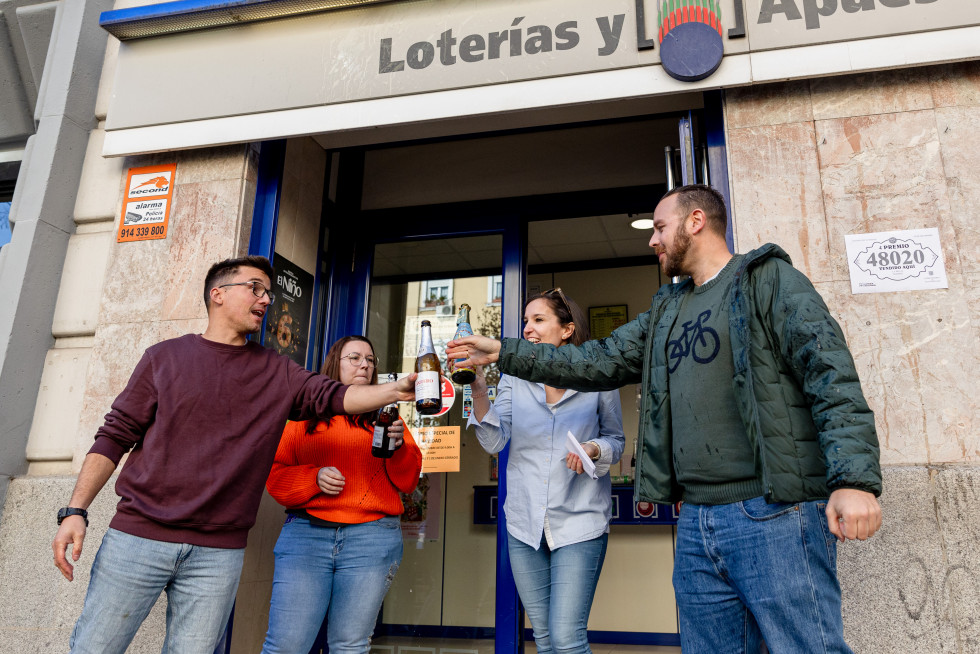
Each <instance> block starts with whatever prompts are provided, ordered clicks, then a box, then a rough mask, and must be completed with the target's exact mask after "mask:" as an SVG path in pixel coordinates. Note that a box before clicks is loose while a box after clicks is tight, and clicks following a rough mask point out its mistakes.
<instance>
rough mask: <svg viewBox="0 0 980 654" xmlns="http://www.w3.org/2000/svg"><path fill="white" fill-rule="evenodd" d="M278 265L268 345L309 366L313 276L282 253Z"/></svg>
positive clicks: (300, 363)
mask: <svg viewBox="0 0 980 654" xmlns="http://www.w3.org/2000/svg"><path fill="white" fill-rule="evenodd" d="M274 268H275V279H273V280H272V292H273V293H275V294H276V301H275V302H274V303H272V304H271V305H270V306H269V310H268V314H267V316H266V321H265V345H266V347H269V348H272V349H273V350H275V351H276V352H278V353H279V354H282V355H283V356H287V357H289V358H290V359H292V360H293V361H295V362H296V363H298V364H299V365H301V366H304V367H305V366H306V346H307V337H308V335H309V331H310V311H311V308H312V305H313V275H311V274H310V273H308V272H306V271H305V270H303V269H302V268H299V267H297V266H296V264H294V263H292V262H291V261H289V260H288V259H286V258H285V257H283V256H281V255H278V254H277V255H276V256H275V259H274Z"/></svg>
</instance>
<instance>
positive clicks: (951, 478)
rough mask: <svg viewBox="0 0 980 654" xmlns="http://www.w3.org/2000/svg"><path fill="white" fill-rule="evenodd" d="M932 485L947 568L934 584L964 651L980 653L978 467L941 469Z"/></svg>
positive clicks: (979, 499) (979, 502) (979, 487)
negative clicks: (942, 598) (933, 485)
mask: <svg viewBox="0 0 980 654" xmlns="http://www.w3.org/2000/svg"><path fill="white" fill-rule="evenodd" d="M935 486H936V497H937V501H936V510H937V512H938V514H939V519H940V525H941V528H942V539H943V545H944V549H945V559H946V565H947V569H946V574H945V576H944V577H942V578H937V579H935V580H933V583H934V584H935V585H936V586H940V587H939V588H937V591H938V592H939V593H941V595H942V596H943V597H944V598H947V600H948V602H949V607H948V619H949V620H950V622H951V623H952V624H953V625H954V626H955V628H956V631H957V635H958V637H959V641H960V643H961V645H962V647H963V651H964V652H980V550H978V549H977V543H978V542H980V513H978V512H977V507H978V506H980V468H977V467H968V466H953V467H949V468H944V469H941V470H939V471H937V472H936V474H935Z"/></svg>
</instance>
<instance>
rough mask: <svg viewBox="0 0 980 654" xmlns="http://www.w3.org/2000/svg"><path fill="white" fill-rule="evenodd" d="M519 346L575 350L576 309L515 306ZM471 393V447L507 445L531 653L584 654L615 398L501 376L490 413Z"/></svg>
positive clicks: (619, 444)
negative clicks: (588, 463)
mask: <svg viewBox="0 0 980 654" xmlns="http://www.w3.org/2000/svg"><path fill="white" fill-rule="evenodd" d="M524 338H526V339H527V340H529V341H531V342H534V343H551V344H552V345H555V346H558V347H560V346H562V345H564V344H565V343H573V344H575V345H579V344H581V343H584V342H585V341H587V340H588V339H589V329H588V326H587V323H586V321H585V316H584V314H583V313H582V310H581V309H579V307H578V305H577V304H575V303H574V302H572V301H571V300H569V299H568V298H567V297H565V295H564V294H563V293H562V292H561V289H560V288H555V289H552V290H550V291H548V292H546V293H542V294H541V295H536V296H534V297H532V298H530V299H529V300H528V302H527V304H525V305H524ZM471 388H472V391H473V414H472V415H471V416H470V420H469V425H475V426H476V436H477V438H478V439H479V441H480V445H482V446H483V449H485V450H486V451H487V452H490V453H494V452H499V451H500V450H502V449H504V447H505V446H506V445H507V443H508V442H510V454H509V458H508V462H507V500H506V501H505V502H504V515H505V516H506V520H507V545H508V550H509V553H510V560H511V566H512V567H513V570H514V580H515V582H516V584H517V592H518V593H519V594H520V596H521V601H522V602H523V603H524V607H525V608H526V609H527V615H528V617H529V618H530V620H531V627H532V628H533V629H534V641H535V645H536V646H537V649H538V653H539V654H551V653H552V652H553V651H560V652H568V653H569V654H571V653H577V652H591V651H592V650H591V649H590V648H589V641H588V635H587V632H586V627H587V625H588V621H589V612H590V611H591V609H592V598H593V597H594V595H595V589H596V585H597V584H598V582H599V572H600V571H601V570H602V562H603V559H604V558H605V555H606V543H607V540H608V538H609V518H610V516H611V513H612V500H611V492H612V484H611V482H610V479H609V466H610V465H612V464H613V463H615V462H617V461H619V457H620V456H621V455H622V453H623V446H624V445H625V440H624V438H623V415H622V410H621V409H620V404H619V391H606V392H603V393H579V392H576V391H573V390H565V389H561V388H552V387H550V386H545V385H544V384H532V383H531V382H527V381H524V380H521V379H517V378H514V377H507V376H503V377H501V379H500V383H499V384H498V385H497V397H496V400H495V401H494V403H493V404H492V405H491V404H490V402H489V400H488V399H487V384H486V378H485V377H484V375H483V372H482V370H479V371H478V374H477V378H476V380H475V381H474V382H473V384H472V385H471ZM515 418H516V419H515ZM569 431H570V432H571V433H572V434H574V435H575V437H576V439H577V440H578V441H579V442H580V443H581V444H582V448H583V449H584V450H585V453H586V454H587V455H588V456H589V457H590V458H591V459H592V460H593V461H594V462H595V466H596V471H595V472H596V475H597V476H598V477H599V478H598V479H592V478H591V477H590V476H589V475H588V474H582V472H583V466H582V461H581V460H580V459H579V457H578V456H577V455H575V454H570V453H568V450H567V449H566V447H565V445H566V442H567V436H566V434H567V432H569Z"/></svg>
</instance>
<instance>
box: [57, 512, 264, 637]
mask: <svg viewBox="0 0 980 654" xmlns="http://www.w3.org/2000/svg"><path fill="white" fill-rule="evenodd" d="M244 556H245V550H244V549H222V548H218V547H202V546H200V545H188V544H186V543H165V542H162V541H156V540H149V539H147V538H140V537H138V536H132V535H130V534H126V533H123V532H121V531H116V530H115V529H110V530H109V531H108V532H106V535H105V538H103V539H102V546H101V547H99V551H98V553H97V554H96V555H95V561H93V563H92V576H91V580H90V581H89V585H88V592H87V593H86V595H85V605H84V607H83V608H82V615H81V617H79V618H78V622H76V623H75V629H74V630H73V631H72V633H71V639H70V641H69V646H70V647H71V651H72V654H116V653H118V654H122V653H123V652H125V651H126V648H127V647H128V646H129V643H130V642H131V641H132V640H133V636H135V635H136V631H137V630H138V629H139V627H140V625H141V624H143V620H144V619H145V618H146V616H147V614H148V613H149V612H150V609H151V608H153V605H154V604H155V603H156V601H157V598H158V597H160V593H161V592H166V593H167V636H166V639H165V640H164V643H163V653H164V654H168V653H169V654H213V653H214V648H215V647H216V646H217V644H218V641H219V640H220V639H221V637H222V635H223V634H224V630H225V626H226V624H227V622H228V616H229V615H230V614H231V608H232V606H233V605H234V603H235V593H236V592H237V591H238V580H239V577H240V576H241V572H242V560H243V558H244Z"/></svg>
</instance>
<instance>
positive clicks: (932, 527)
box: [837, 467, 961, 654]
mask: <svg viewBox="0 0 980 654" xmlns="http://www.w3.org/2000/svg"><path fill="white" fill-rule="evenodd" d="M883 476H884V493H883V494H882V496H881V499H880V501H881V508H882V528H881V531H879V532H878V533H877V534H876V535H875V536H874V537H873V538H871V539H870V540H868V541H865V542H858V541H848V542H847V543H844V544H842V545H839V546H838V548H837V554H838V565H837V576H838V578H839V579H840V583H841V592H842V602H843V614H844V636H845V638H846V639H847V642H848V644H849V645H850V646H851V648H852V649H853V650H854V651H855V652H861V653H862V654H876V653H879V652H880V653H881V654H885V653H891V652H923V653H925V652H930V653H931V654H947V653H948V654H954V653H955V654H960V652H961V650H959V648H958V647H957V642H956V633H955V628H954V624H953V623H952V622H951V621H950V620H949V619H948V616H947V613H948V612H947V605H948V602H947V599H946V598H945V597H944V596H943V595H942V593H941V592H937V585H936V584H935V583H934V582H935V580H941V579H943V577H944V576H945V574H946V568H945V565H944V562H943V547H942V540H941V539H939V538H937V537H936V536H937V534H938V533H939V521H938V518H937V515H936V509H935V504H934V485H933V483H932V481H931V479H930V475H929V470H927V469H926V468H923V467H917V468H911V467H910V468H894V467H893V468H885V469H884V470H883ZM940 590H941V589H940Z"/></svg>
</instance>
